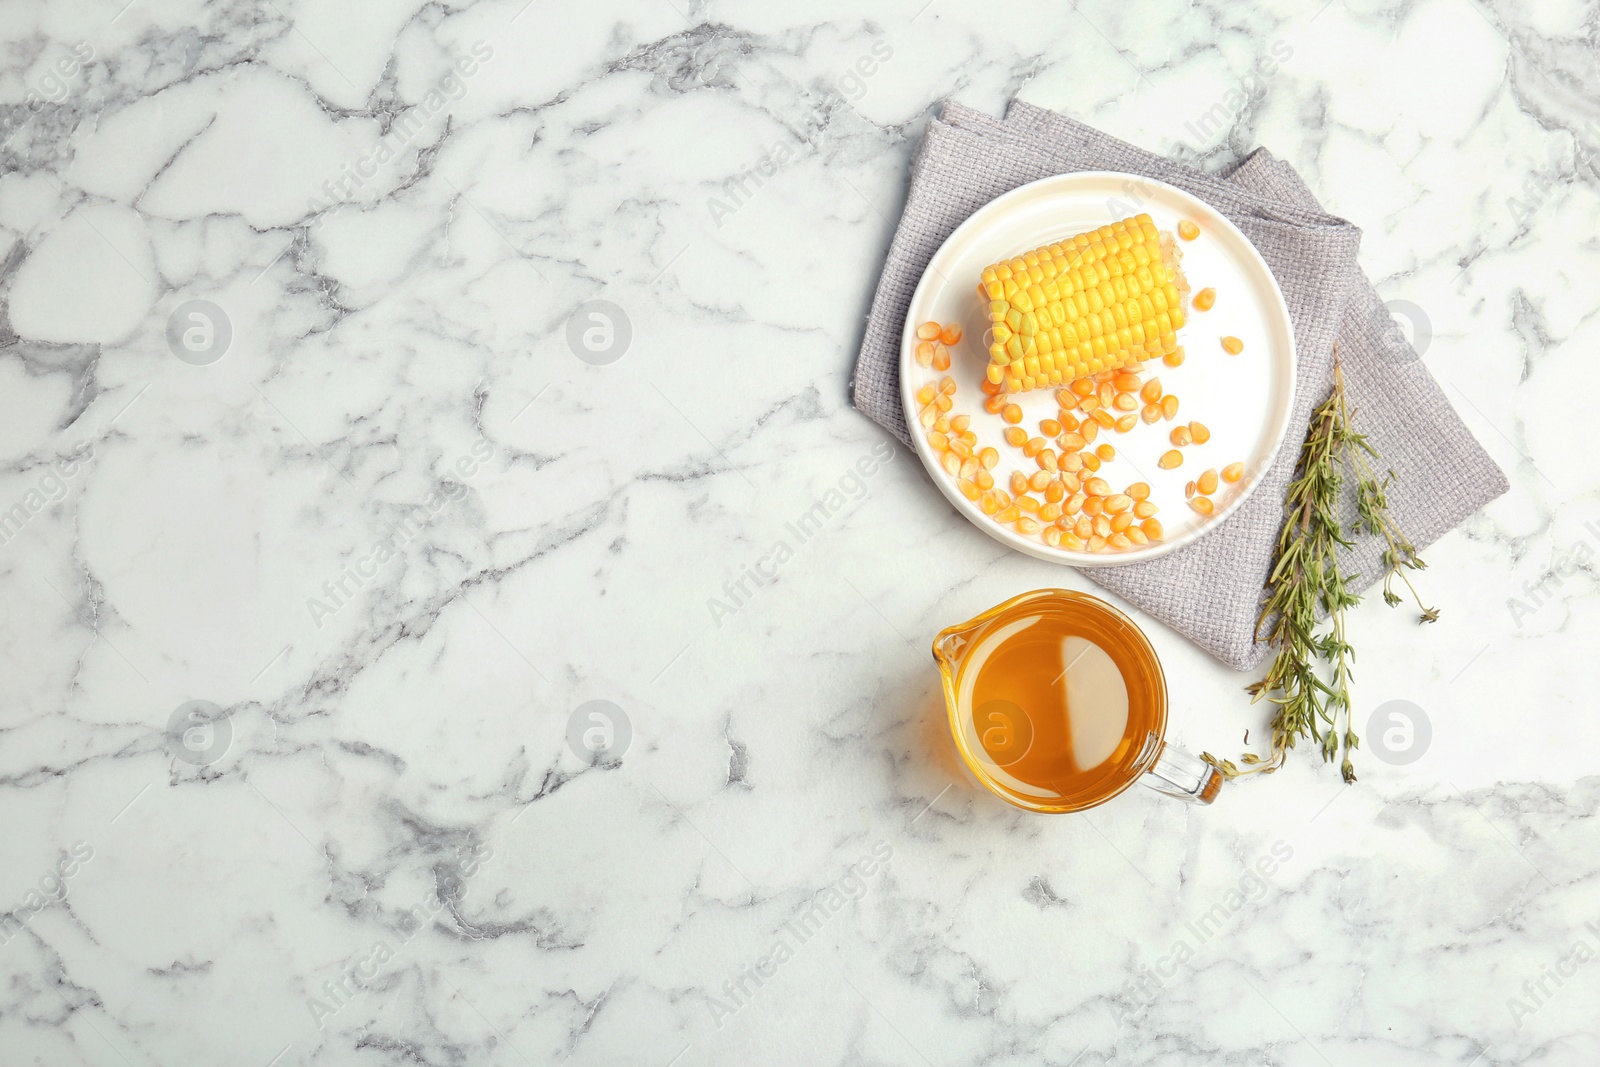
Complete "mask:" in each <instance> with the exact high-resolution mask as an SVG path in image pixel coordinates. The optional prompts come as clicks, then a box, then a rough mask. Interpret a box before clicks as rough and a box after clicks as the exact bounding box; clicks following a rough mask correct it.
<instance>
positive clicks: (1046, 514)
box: [1039, 502, 1061, 522]
mask: <svg viewBox="0 0 1600 1067" xmlns="http://www.w3.org/2000/svg"><path fill="white" fill-rule="evenodd" d="M1060 517H1061V505H1060V504H1059V503H1055V504H1052V503H1049V502H1046V503H1043V504H1040V505H1039V521H1040V522H1055V521H1056V520H1057V519H1059V518H1060Z"/></svg>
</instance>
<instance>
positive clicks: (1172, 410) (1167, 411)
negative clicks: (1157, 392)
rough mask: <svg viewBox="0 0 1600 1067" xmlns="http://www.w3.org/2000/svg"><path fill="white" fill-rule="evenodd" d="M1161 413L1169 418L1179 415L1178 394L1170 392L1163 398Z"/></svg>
mask: <svg viewBox="0 0 1600 1067" xmlns="http://www.w3.org/2000/svg"><path fill="white" fill-rule="evenodd" d="M1161 414H1162V416H1163V417H1165V418H1167V419H1169V420H1170V419H1175V418H1177V417H1178V397H1177V395H1176V394H1173V393H1168V394H1167V395H1166V396H1164V397H1162V398H1161Z"/></svg>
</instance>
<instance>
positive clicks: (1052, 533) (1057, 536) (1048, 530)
mask: <svg viewBox="0 0 1600 1067" xmlns="http://www.w3.org/2000/svg"><path fill="white" fill-rule="evenodd" d="M1039 536H1040V537H1042V538H1044V543H1045V544H1047V545H1049V546H1050V547H1051V548H1060V547H1061V531H1060V530H1058V529H1056V528H1055V527H1054V526H1046V527H1045V528H1044V530H1043V532H1041V533H1040V534H1039Z"/></svg>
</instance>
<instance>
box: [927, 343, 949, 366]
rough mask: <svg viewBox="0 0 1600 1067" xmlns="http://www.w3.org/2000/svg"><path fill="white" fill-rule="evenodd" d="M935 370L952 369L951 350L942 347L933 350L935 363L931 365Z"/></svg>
mask: <svg viewBox="0 0 1600 1067" xmlns="http://www.w3.org/2000/svg"><path fill="white" fill-rule="evenodd" d="M929 365H930V366H931V367H933V369H934V370H949V369H950V350H949V349H948V348H944V347H940V348H936V349H934V350H933V362H932V363H931V364H929Z"/></svg>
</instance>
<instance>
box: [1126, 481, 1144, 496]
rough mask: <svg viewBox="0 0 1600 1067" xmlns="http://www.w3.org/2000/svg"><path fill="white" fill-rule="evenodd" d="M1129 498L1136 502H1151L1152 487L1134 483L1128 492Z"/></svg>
mask: <svg viewBox="0 0 1600 1067" xmlns="http://www.w3.org/2000/svg"><path fill="white" fill-rule="evenodd" d="M1126 492H1127V494H1128V496H1130V497H1132V498H1133V499H1135V500H1149V499H1150V486H1149V485H1148V484H1147V483H1145V482H1134V483H1133V484H1132V485H1130V486H1128V488H1127V490H1126Z"/></svg>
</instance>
